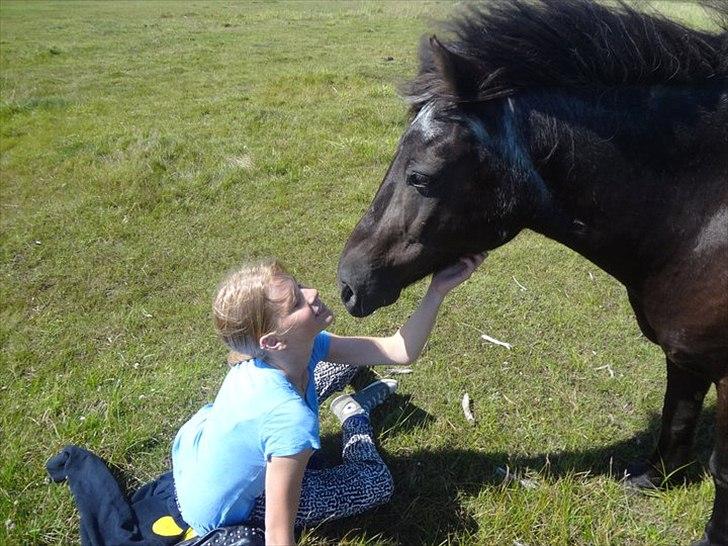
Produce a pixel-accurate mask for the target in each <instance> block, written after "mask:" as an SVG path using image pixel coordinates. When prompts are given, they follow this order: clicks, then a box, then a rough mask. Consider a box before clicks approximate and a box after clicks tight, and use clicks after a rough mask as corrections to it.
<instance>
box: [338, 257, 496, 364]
mask: <svg viewBox="0 0 728 546" xmlns="http://www.w3.org/2000/svg"><path fill="white" fill-rule="evenodd" d="M484 259H485V253H483V254H474V255H471V256H465V257H463V258H460V260H459V261H458V262H457V263H456V264H454V265H451V266H450V267H446V268H445V269H443V270H441V271H438V272H437V273H435V274H434V275H433V276H432V281H430V287H429V288H428V289H427V293H426V294H425V297H424V298H422V301H421V302H420V305H419V306H418V307H417V309H416V310H415V312H414V313H412V316H411V317H410V318H409V319H408V320H407V322H405V323H404V325H403V326H402V327H401V328H400V329H399V330H397V332H396V333H395V334H394V335H392V336H389V337H357V336H354V337H343V336H336V335H332V336H331V345H330V346H329V354H328V356H327V359H328V360H330V361H332V362H341V363H346V364H352V365H355V366H371V365H373V364H397V365H402V364H409V363H411V362H413V361H414V360H416V359H417V357H418V356H420V353H421V352H422V348H423V347H424V346H425V342H426V341H427V338H428V337H429V335H430V332H431V331H432V327H433V326H434V325H435V319H436V318H437V313H438V311H439V309H440V304H441V303H442V301H443V299H444V298H445V296H446V295H447V294H448V293H449V292H450V290H452V289H453V288H455V287H456V286H458V285H459V284H461V283H463V282H464V281H465V280H467V279H468V278H470V275H472V274H473V271H475V270H476V269H477V267H478V266H479V265H480V264H481V263H482V262H483V260H484Z"/></svg>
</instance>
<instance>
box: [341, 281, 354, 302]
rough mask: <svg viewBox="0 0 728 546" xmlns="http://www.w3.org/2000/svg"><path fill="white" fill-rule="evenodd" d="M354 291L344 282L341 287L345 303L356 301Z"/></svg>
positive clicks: (342, 299)
mask: <svg viewBox="0 0 728 546" xmlns="http://www.w3.org/2000/svg"><path fill="white" fill-rule="evenodd" d="M353 300H354V291H353V290H352V289H351V288H350V287H349V285H348V284H344V286H342V288H341V301H343V302H344V303H349V302H351V303H354V301H353Z"/></svg>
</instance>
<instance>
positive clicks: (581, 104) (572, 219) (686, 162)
mask: <svg viewBox="0 0 728 546" xmlns="http://www.w3.org/2000/svg"><path fill="white" fill-rule="evenodd" d="M556 97H557V95H554V94H551V95H550V96H546V95H544V96H542V97H540V98H539V97H537V98H536V100H533V101H532V102H531V104H530V105H529V106H528V109H527V111H526V113H524V114H522V117H521V123H522V127H524V128H525V133H526V134H527V135H528V136H527V137H526V138H527V146H528V147H529V151H530V157H531V160H532V163H533V167H534V177H533V179H532V180H531V183H532V184H534V185H536V186H539V188H538V191H535V192H532V194H533V195H539V196H540V197H539V198H538V202H537V205H536V207H535V215H534V217H533V219H532V223H531V225H528V226H527V227H529V228H531V229H533V230H535V231H538V232H541V233H543V234H544V235H546V236H549V237H551V238H553V239H556V240H558V241H560V242H561V243H563V244H565V245H566V246H568V247H570V248H572V249H574V250H576V251H577V252H579V253H580V254H582V255H584V256H585V257H587V258H589V259H590V260H591V261H593V262H594V263H596V264H597V265H599V266H600V267H602V268H603V269H604V270H606V271H607V272H609V273H610V274H612V275H613V276H615V277H616V278H617V279H618V280H620V281H622V282H623V283H624V284H625V285H627V286H634V285H635V284H638V283H639V282H641V279H643V278H644V277H645V276H646V275H648V274H649V273H650V271H651V270H652V269H654V268H657V267H660V262H661V261H663V260H664V259H665V252H666V251H667V250H672V248H670V247H671V245H674V244H675V241H674V240H670V239H669V237H670V232H671V231H674V229H673V227H674V226H671V225H670V223H671V222H674V221H675V219H676V218H678V217H679V216H680V215H682V214H684V213H685V210H686V206H688V205H690V207H692V208H694V210H695V213H697V214H700V213H701V212H705V210H704V209H703V210H700V207H705V206H709V203H708V202H707V200H705V199H703V200H702V202H701V201H700V200H699V199H700V189H701V188H703V189H705V191H715V189H717V188H718V184H720V180H719V178H720V177H721V176H722V177H723V182H722V183H723V184H725V176H726V173H725V168H726V160H725V158H722V159H716V157H717V155H716V154H720V155H722V156H725V155H726V153H728V150H726V144H725V143H726V129H725V124H726V106H725V101H723V103H722V106H721V101H720V97H721V93H720V90H719V89H717V88H716V89H715V90H711V89H706V88H701V89H698V90H697V91H696V90H689V89H681V90H661V91H655V90H649V89H643V90H633V91H625V92H623V93H621V94H616V93H615V94H611V96H609V97H605V96H602V97H600V98H594V97H588V96H581V97H579V96H573V97H567V98H556ZM711 108H713V110H712V114H708V115H712V116H713V117H714V118H715V117H720V118H721V120H719V121H721V122H722V123H723V124H722V125H720V124H717V125H716V124H715V123H707V122H706V119H705V118H706V113H705V112H706V111H708V112H710V111H711V110H710V109H711ZM721 108H722V110H720V109H721ZM715 109H718V110H717V111H716V110H715ZM714 121H715V120H714ZM711 131H713V133H712V134H711ZM711 147H713V148H714V149H711ZM701 168H702V169H704V172H703V173H698V174H697V175H696V172H695V171H696V170H698V169H701ZM716 169H717V170H716ZM721 170H722V175H721ZM688 172H690V173H691V176H692V178H693V180H690V181H687V183H686V179H685V178H686V173H688ZM711 184H712V185H713V186H714V189H713V190H710V189H709V188H708V187H707V186H706V185H711ZM544 188H545V190H546V191H544ZM688 221H689V219H688Z"/></svg>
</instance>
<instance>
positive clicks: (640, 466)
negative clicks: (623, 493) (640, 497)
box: [624, 461, 660, 491]
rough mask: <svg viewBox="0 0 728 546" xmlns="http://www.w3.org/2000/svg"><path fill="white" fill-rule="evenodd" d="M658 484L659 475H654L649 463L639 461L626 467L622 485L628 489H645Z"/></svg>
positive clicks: (653, 487) (655, 487)
mask: <svg viewBox="0 0 728 546" xmlns="http://www.w3.org/2000/svg"><path fill="white" fill-rule="evenodd" d="M659 484H660V478H659V476H656V475H655V471H654V468H653V467H652V465H651V464H649V463H647V462H644V461H640V462H637V463H632V464H630V465H629V466H628V467H627V472H626V477H625V480H624V485H625V486H626V487H628V488H629V489H635V490H638V491H643V490H645V489H657V488H658V486H659Z"/></svg>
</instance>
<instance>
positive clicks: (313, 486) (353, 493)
mask: <svg viewBox="0 0 728 546" xmlns="http://www.w3.org/2000/svg"><path fill="white" fill-rule="evenodd" d="M356 371H357V368H355V367H354V366H349V365H344V364H333V363H329V362H319V363H318V364H317V365H316V368H315V370H314V381H315V383H316V393H317V395H318V402H319V405H321V404H322V403H323V402H324V400H326V399H327V398H328V397H329V396H330V395H331V394H332V393H334V392H336V391H340V390H342V389H343V388H344V387H345V386H346V385H348V384H349V382H350V381H351V379H352V378H353V377H354V374H355V373H356ZM342 436H343V438H342V444H343V450H342V458H343V463H342V464H340V465H338V466H335V467H333V468H326V469H321V470H314V469H306V472H305V473H304V475H303V485H302V488H301V501H300V504H299V506H298V513H297V514H296V522H295V526H296V527H302V526H304V525H310V524H314V523H318V522H321V521H324V520H332V519H338V518H343V517H346V516H352V515H354V514H359V513H361V512H364V511H366V510H368V509H370V508H373V507H374V506H377V505H379V504H383V503H385V502H387V501H388V500H389V498H390V497H391V496H392V491H393V489H394V485H393V482H392V475H391V474H390V473H389V469H388V468H387V466H386V465H385V464H384V461H383V460H382V458H381V457H380V456H379V453H378V452H377V449H376V447H375V446H374V441H373V439H372V428H371V426H370V424H369V418H368V417H366V416H363V415H357V416H353V417H350V418H349V419H347V420H346V421H345V422H344V424H343V425H342ZM248 523H249V524H252V525H256V526H260V527H263V525H264V523H265V498H264V496H263V495H261V496H260V497H258V499H257V501H256V503H255V506H254V508H253V512H252V514H251V516H250V520H249V522H248Z"/></svg>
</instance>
